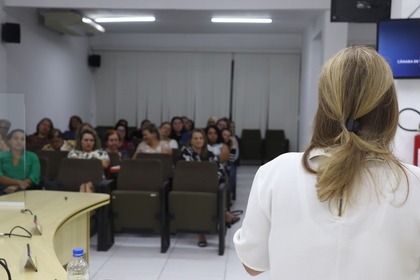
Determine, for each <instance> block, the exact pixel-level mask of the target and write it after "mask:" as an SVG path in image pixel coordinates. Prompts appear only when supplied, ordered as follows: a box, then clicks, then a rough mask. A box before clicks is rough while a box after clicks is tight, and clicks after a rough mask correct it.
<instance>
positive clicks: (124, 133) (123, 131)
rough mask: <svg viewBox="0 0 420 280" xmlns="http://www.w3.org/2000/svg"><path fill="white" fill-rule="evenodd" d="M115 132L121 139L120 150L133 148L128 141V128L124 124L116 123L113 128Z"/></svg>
mask: <svg viewBox="0 0 420 280" xmlns="http://www.w3.org/2000/svg"><path fill="white" fill-rule="evenodd" d="M115 130H116V131H117V132H118V134H119V135H120V138H121V139H122V142H121V146H120V148H133V149H134V144H133V143H132V142H130V141H128V127H127V125H126V124H124V123H117V125H116V126H115Z"/></svg>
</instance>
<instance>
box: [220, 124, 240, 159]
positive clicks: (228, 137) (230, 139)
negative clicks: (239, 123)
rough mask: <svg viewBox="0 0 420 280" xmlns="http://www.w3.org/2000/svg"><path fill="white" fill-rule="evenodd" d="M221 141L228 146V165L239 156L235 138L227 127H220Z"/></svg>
mask: <svg viewBox="0 0 420 280" xmlns="http://www.w3.org/2000/svg"><path fill="white" fill-rule="evenodd" d="M222 138H223V143H225V144H226V145H227V146H228V147H229V160H228V162H229V166H230V165H231V164H233V163H234V162H235V161H236V160H237V159H238V158H239V147H238V142H237V141H236V138H235V137H234V136H232V132H231V131H230V130H229V129H228V128H223V129H222Z"/></svg>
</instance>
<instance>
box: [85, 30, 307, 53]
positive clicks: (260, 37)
mask: <svg viewBox="0 0 420 280" xmlns="http://www.w3.org/2000/svg"><path fill="white" fill-rule="evenodd" d="M90 43H91V45H92V49H93V50H114V51H115V50H132V51H212V52H215V51H221V52H227V51H230V52H241V51H242V52H243V51H245V52H253V51H258V52H282V51H283V52H284V51H287V52H291V51H294V52H300V49H301V45H302V36H301V35H299V34H115V33H110V34H103V35H98V36H94V37H92V38H91V39H90Z"/></svg>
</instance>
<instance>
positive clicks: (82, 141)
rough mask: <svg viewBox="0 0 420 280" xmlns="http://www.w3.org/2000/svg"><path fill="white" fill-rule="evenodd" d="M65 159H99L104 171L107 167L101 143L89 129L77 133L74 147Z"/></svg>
mask: <svg viewBox="0 0 420 280" xmlns="http://www.w3.org/2000/svg"><path fill="white" fill-rule="evenodd" d="M67 157H68V158H80V159H93V158H95V159H100V160H101V161H102V167H103V168H104V169H105V168H108V165H109V156H108V153H107V152H106V151H105V150H103V149H102V148H101V141H100V140H99V138H98V134H96V132H95V130H93V129H90V128H86V129H84V130H82V131H81V132H79V134H78V135H77V138H76V147H75V148H74V149H73V150H71V151H70V152H69V154H68V156H67Z"/></svg>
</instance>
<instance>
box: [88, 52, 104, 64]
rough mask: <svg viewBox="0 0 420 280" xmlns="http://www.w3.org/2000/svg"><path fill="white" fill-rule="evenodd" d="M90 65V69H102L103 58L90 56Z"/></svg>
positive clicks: (95, 55) (94, 55)
mask: <svg viewBox="0 0 420 280" xmlns="http://www.w3.org/2000/svg"><path fill="white" fill-rule="evenodd" d="M88 65H89V66H90V67H101V56H100V55H97V54H92V55H89V58H88Z"/></svg>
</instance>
